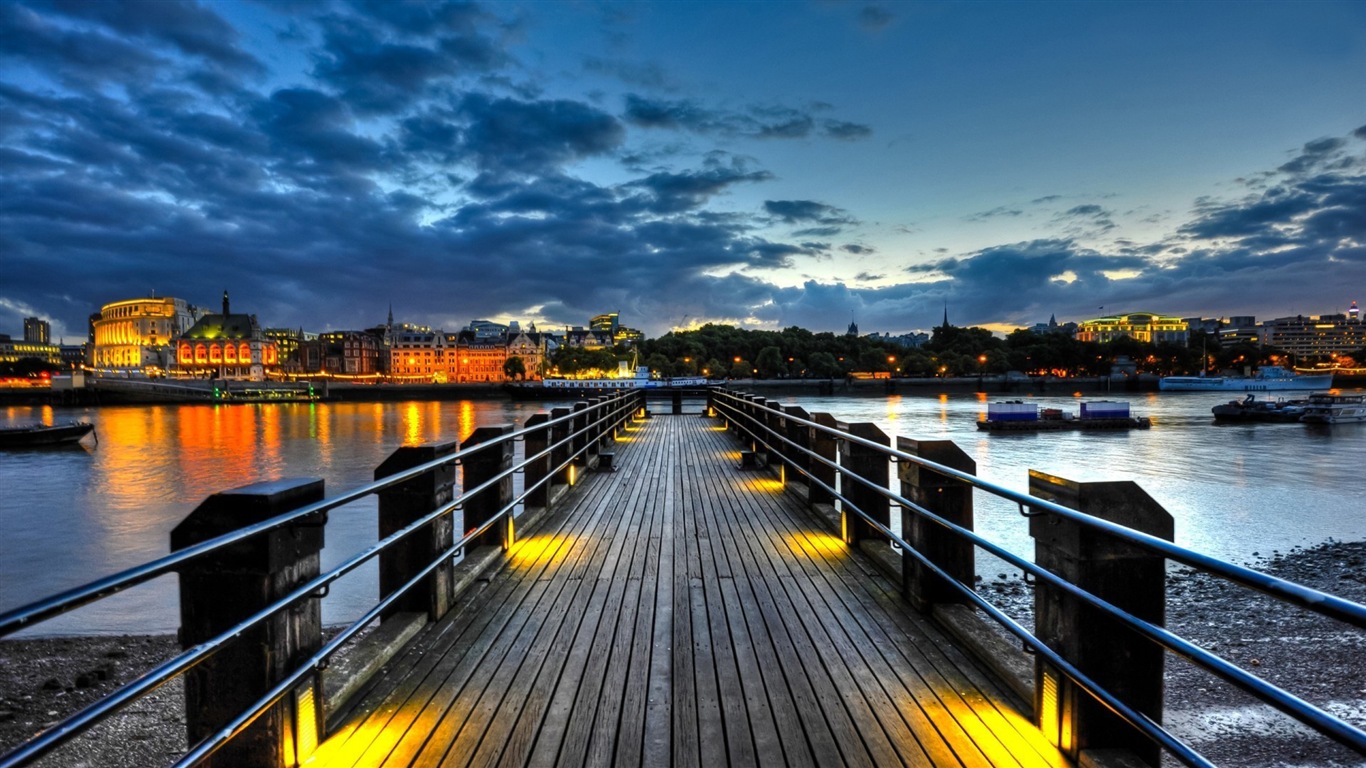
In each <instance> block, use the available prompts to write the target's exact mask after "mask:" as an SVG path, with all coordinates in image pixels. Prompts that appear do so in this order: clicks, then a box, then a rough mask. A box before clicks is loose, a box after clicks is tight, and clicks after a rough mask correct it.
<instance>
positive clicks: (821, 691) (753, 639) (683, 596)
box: [313, 416, 1067, 768]
mask: <svg viewBox="0 0 1366 768" xmlns="http://www.w3.org/2000/svg"><path fill="white" fill-rule="evenodd" d="M624 435H625V437H624V441H623V442H622V443H620V444H619V445H618V448H617V449H616V463H617V466H618V471H617V472H616V473H614V474H611V475H605V474H604V475H593V476H590V477H588V478H585V482H583V483H581V485H580V486H579V487H578V488H576V489H575V490H574V491H573V493H572V494H571V496H570V497H569V499H568V501H567V502H566V503H564V504H563V506H562V507H561V508H560V509H558V510H557V511H556V513H555V514H554V515H553V516H552V517H551V519H550V520H549V521H548V522H547V523H546V524H545V525H544V526H543V530H542V532H541V533H539V534H537V535H534V536H532V537H531V538H528V539H526V540H523V541H520V542H519V543H518V544H517V546H516V548H515V549H514V550H513V551H512V552H511V553H510V555H509V559H508V563H507V564H506V565H505V566H503V567H501V568H500V569H499V570H498V571H497V572H495V573H494V574H493V575H492V576H491V578H489V580H488V581H487V582H486V583H482V584H481V585H480V587H479V588H477V589H475V590H472V591H471V593H469V594H466V595H464V596H463V597H462V599H461V602H460V604H459V605H458V606H457V608H456V609H455V610H454V611H452V612H451V615H449V616H448V617H447V618H446V619H444V620H442V621H441V622H438V623H436V624H434V625H432V626H430V627H429V628H428V630H427V631H425V633H424V634H422V635H420V636H419V637H418V638H417V639H416V640H415V641H414V642H413V643H412V645H411V646H410V647H409V649H408V650H407V651H406V652H405V653H404V654H403V655H401V656H399V657H398V658H397V659H396V660H395V662H394V663H393V664H391V666H390V671H389V674H387V675H386V676H385V678H384V679H383V682H382V683H380V684H379V685H376V686H375V687H374V688H373V689H372V690H371V691H369V692H368V693H367V694H366V696H365V699H364V700H363V701H362V703H361V705H360V706H359V707H357V711H358V712H362V713H364V714H363V715H359V716H356V717H353V718H352V719H351V721H349V722H347V723H346V724H345V725H343V726H342V727H341V728H339V729H338V731H337V732H336V733H335V734H334V735H333V736H332V737H331V738H330V739H328V741H327V742H326V743H324V744H323V745H322V746H321V747H320V749H319V751H318V752H317V753H316V756H315V758H314V760H313V764H315V765H328V766H330V765H361V766H435V765H441V766H552V765H553V766H560V765H564V766H580V765H594V766H596V765H628V766H629V765H645V766H663V765H676V766H703V765H705V766H708V768H715V767H716V766H721V765H736V766H751V765H756V766H777V765H791V766H822V767H824V766H844V765H847V766H894V765H906V766H960V765H961V766H980V765H993V766H996V765H1000V766H1041V765H1050V766H1062V765H1066V764H1067V763H1066V760H1065V759H1063V758H1062V757H1061V756H1060V755H1059V754H1058V753H1057V751H1056V750H1055V749H1053V748H1052V747H1051V746H1049V745H1048V744H1047V742H1046V741H1045V740H1044V738H1043V737H1042V735H1041V734H1040V733H1039V732H1038V731H1037V729H1035V728H1034V727H1033V726H1031V725H1030V724H1029V721H1028V718H1027V717H1025V716H1024V715H1023V714H1022V713H1021V711H1020V708H1019V706H1018V702H1017V701H1015V700H1014V699H1013V698H1012V696H1011V695H1010V694H1008V693H1006V692H1005V689H1004V688H1003V687H1002V686H1000V685H999V684H997V683H996V682H994V681H993V680H991V678H990V677H989V676H988V675H987V674H986V673H984V672H983V671H982V670H981V669H980V668H979V667H977V666H976V665H975V664H974V663H972V662H971V661H970V660H969V659H967V658H966V657H965V656H964V654H963V653H962V652H960V651H958V650H957V649H955V648H954V647H953V646H952V644H951V643H950V641H949V640H947V639H946V637H945V636H944V635H943V634H942V633H941V632H940V631H939V630H938V629H937V628H936V627H934V626H933V625H931V624H929V623H927V622H926V621H924V620H923V619H921V618H920V617H919V616H917V615H914V612H913V611H911V610H910V609H909V608H908V607H907V605H906V604H905V603H904V601H903V600H902V599H901V598H900V597H899V596H898V595H897V594H896V592H895V588H894V586H893V584H892V583H891V582H890V581H889V580H887V579H885V578H884V577H882V576H881V575H880V573H879V572H877V571H875V570H874V568H873V567H872V566H871V565H870V564H869V563H867V562H866V561H865V560H864V559H863V558H862V557H861V556H860V555H858V554H857V553H851V552H850V551H849V550H848V549H847V548H846V547H845V546H844V545H843V543H842V542H840V541H839V539H838V538H837V537H833V536H831V535H829V534H828V533H825V532H824V531H823V530H821V529H820V527H819V526H818V525H817V523H816V521H815V520H814V519H813V518H812V517H811V516H810V515H809V514H808V513H807V512H806V510H805V509H803V507H802V504H801V503H800V502H799V501H798V500H797V499H795V498H794V497H793V496H792V495H791V494H783V493H782V492H781V486H780V484H779V482H778V481H777V480H776V479H775V478H773V477H772V476H770V475H768V474H766V473H760V472H753V471H741V470H740V469H738V464H739V454H738V449H737V446H736V443H735V441H734V440H733V438H731V437H730V436H728V435H727V434H726V433H725V432H724V431H721V430H720V427H718V426H717V423H716V422H714V421H711V420H707V419H701V418H698V417H696V416H692V417H687V416H661V417H656V418H654V419H651V420H647V421H643V422H637V428H636V429H634V430H632V431H629V432H626V433H624Z"/></svg>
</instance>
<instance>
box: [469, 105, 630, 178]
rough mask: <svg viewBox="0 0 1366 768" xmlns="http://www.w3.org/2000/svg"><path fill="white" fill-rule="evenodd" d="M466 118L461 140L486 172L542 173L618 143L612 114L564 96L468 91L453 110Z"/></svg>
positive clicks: (618, 128) (620, 133)
mask: <svg viewBox="0 0 1366 768" xmlns="http://www.w3.org/2000/svg"><path fill="white" fill-rule="evenodd" d="M457 112H458V114H459V116H460V117H461V118H462V119H463V120H464V121H465V122H466V125H465V126H464V129H463V135H462V140H463V146H464V149H465V151H466V153H467V157H468V158H469V159H470V161H471V162H473V164H474V165H475V166H476V167H478V168H479V169H481V170H483V171H486V172H491V173H505V172H513V173H524V174H534V173H545V172H551V171H555V170H557V169H559V168H560V167H562V166H563V165H564V164H566V163H568V162H571V161H574V160H579V159H583V158H587V157H593V156H598V155H605V154H607V153H609V152H611V151H613V150H615V149H616V148H617V147H619V146H620V145H621V143H622V142H623V141H624V139H625V131H624V129H623V128H622V126H621V123H620V122H618V121H617V119H616V118H615V117H612V116H611V115H609V114H607V113H605V112H602V111H601V110H598V109H596V108H594V107H592V106H589V105H587V104H584V103H582V102H577V101H569V100H564V99H554V100H539V101H522V100H519V99H513V98H495V97H490V96H487V95H485V94H480V93H470V94H467V95H466V96H465V97H464V98H463V99H461V101H460V105H459V108H458V110H457Z"/></svg>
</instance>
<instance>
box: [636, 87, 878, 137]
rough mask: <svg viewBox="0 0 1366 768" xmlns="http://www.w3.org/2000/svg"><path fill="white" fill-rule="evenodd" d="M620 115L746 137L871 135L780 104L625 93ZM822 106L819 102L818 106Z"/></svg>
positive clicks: (646, 124)
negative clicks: (736, 104) (738, 107)
mask: <svg viewBox="0 0 1366 768" xmlns="http://www.w3.org/2000/svg"><path fill="white" fill-rule="evenodd" d="M625 100H626V107H625V112H624V114H623V115H622V117H623V119H624V120H626V122H628V123H630V124H632V125H635V126H638V127H641V128H652V129H667V130H675V131H687V132H691V133H697V134H702V135H718V136H725V137H731V138H737V137H738V138H748V139H804V138H807V137H809V136H811V135H813V134H814V133H815V132H816V129H817V126H818V125H819V126H820V129H821V132H822V135H824V136H826V137H828V138H833V139H839V140H843V141H855V140H858V139H863V138H867V137H868V136H871V135H872V129H871V128H869V127H868V126H866V125H860V124H858V123H851V122H848V121H844V120H835V119H829V118H825V119H821V120H819V121H818V120H817V119H816V117H815V116H814V115H813V114H812V112H811V111H810V110H801V109H795V108H792V107H782V106H751V107H748V108H747V109H745V110H744V111H734V110H724V109H715V108H710V107H706V106H703V105H702V104H700V103H699V102H697V101H695V100H692V99H656V98H649V97H646V96H641V95H638V94H627V95H626V97H625ZM818 106H823V105H818Z"/></svg>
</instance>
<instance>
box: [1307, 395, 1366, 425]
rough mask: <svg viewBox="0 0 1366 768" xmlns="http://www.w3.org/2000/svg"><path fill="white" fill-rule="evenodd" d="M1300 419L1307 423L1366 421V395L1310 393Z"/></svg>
mask: <svg viewBox="0 0 1366 768" xmlns="http://www.w3.org/2000/svg"><path fill="white" fill-rule="evenodd" d="M1300 421H1302V422H1304V423H1306V424H1353V423H1357V422H1366V395H1334V394H1315V395H1310V396H1309V402H1307V403H1306V404H1305V406H1304V415H1303V416H1301V417H1300Z"/></svg>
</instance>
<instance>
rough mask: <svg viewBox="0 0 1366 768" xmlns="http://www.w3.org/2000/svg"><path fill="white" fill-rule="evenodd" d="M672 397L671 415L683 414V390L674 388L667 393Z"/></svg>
mask: <svg viewBox="0 0 1366 768" xmlns="http://www.w3.org/2000/svg"><path fill="white" fill-rule="evenodd" d="M669 394H670V396H671V397H672V399H673V415H675V416H681V415H683V392H682V391H680V390H677V389H675V390H674V391H672V392H670V393H669Z"/></svg>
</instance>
